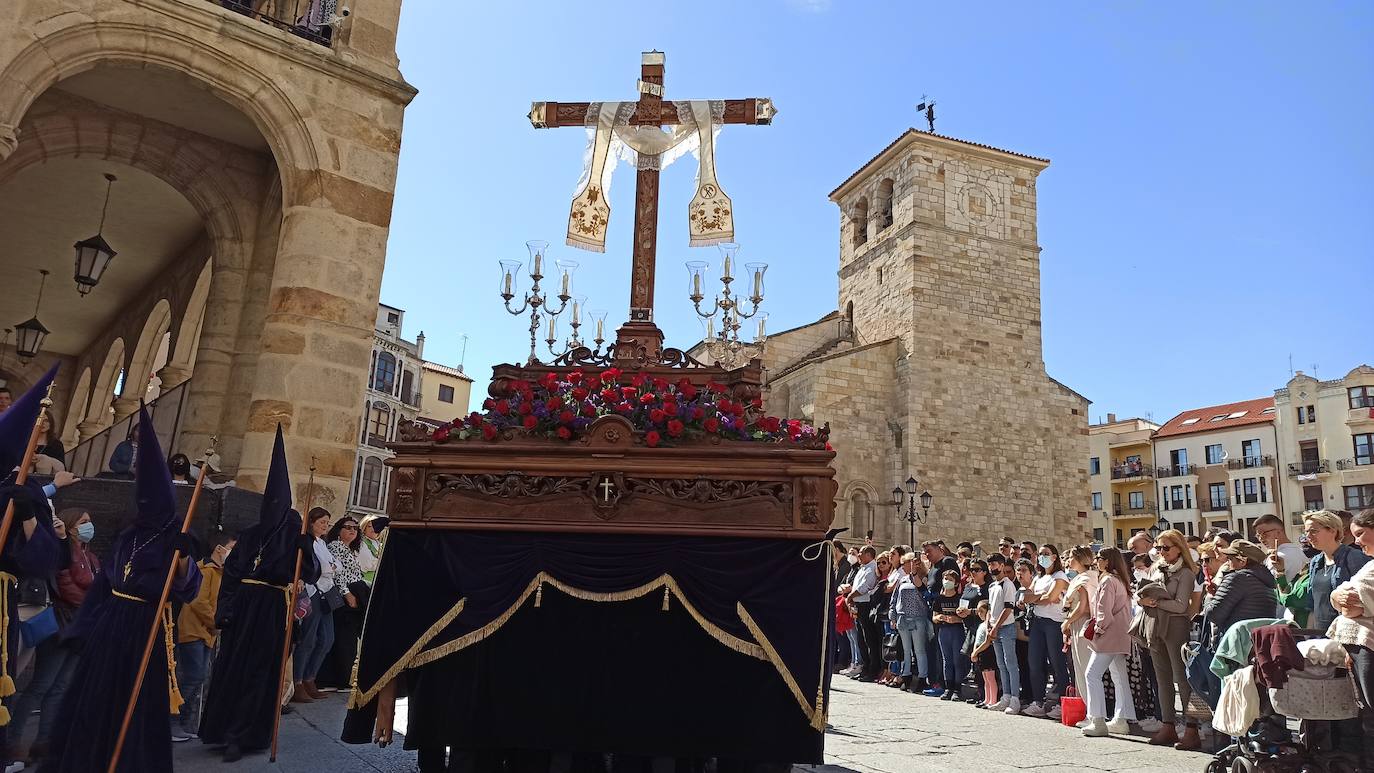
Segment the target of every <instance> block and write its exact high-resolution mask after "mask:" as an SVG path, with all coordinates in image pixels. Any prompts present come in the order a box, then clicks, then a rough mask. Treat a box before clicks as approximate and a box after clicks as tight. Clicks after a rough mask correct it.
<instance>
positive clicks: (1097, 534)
mask: <svg viewBox="0 0 1374 773" xmlns="http://www.w3.org/2000/svg"><path fill="white" fill-rule="evenodd" d="M1106 536H1107V534H1106V529H1093V542H1095V543H1096V544H1098V545H1101V544H1102V540H1103V538H1105V537H1106Z"/></svg>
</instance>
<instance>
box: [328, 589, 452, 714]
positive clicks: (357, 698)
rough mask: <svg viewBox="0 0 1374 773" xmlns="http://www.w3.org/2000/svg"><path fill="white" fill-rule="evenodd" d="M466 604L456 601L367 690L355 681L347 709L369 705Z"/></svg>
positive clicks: (365, 624) (365, 623)
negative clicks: (359, 686) (362, 688)
mask: <svg viewBox="0 0 1374 773" xmlns="http://www.w3.org/2000/svg"><path fill="white" fill-rule="evenodd" d="M466 603H467V599H458V603H457V604H454V605H453V608H452V609H450V610H449V611H447V612H445V613H444V614H443V616H442V617H440V618H439V619H438V620H435V621H434V625H431V626H430V627H429V628H428V629H426V630H425V632H424V633H422V634H420V638H418V639H416V640H415V643H414V644H412V645H410V649H408V650H406V651H405V653H404V654H402V655H401V659H400V660H398V661H396V662H395V663H394V664H392V666H391V668H388V669H387V670H386V673H384V674H382V678H381V679H378V680H377V683H376V684H374V685H372V686H371V687H369V688H368V689H367V690H361V691H360V690H359V688H358V685H357V680H356V679H355V680H354V687H353V692H352V694H350V695H349V696H348V708H350V709H358V708H362V707H363V706H366V705H367V704H368V703H370V702H371V701H372V699H373V698H375V697H377V693H379V692H381V690H382V688H383V687H384V686H386V684H387V682H390V681H391V680H392V679H395V678H396V676H397V675H398V674H400V673H401V672H402V671H404V670H405V669H406V667H407V666H409V665H410V662H411V661H412V660H414V659H415V655H416V653H418V652H419V651H420V650H422V649H424V646H425V645H426V644H429V642H430V640H431V639H433V638H434V637H435V636H438V635H439V632H440V631H442V630H444V628H445V627H447V626H448V624H449V623H451V622H453V619H454V618H455V617H457V616H458V614H459V613H460V612H462V611H463V605H464V604H466ZM363 627H364V630H365V629H366V627H367V621H366V619H364V621H363ZM360 656H361V653H360Z"/></svg>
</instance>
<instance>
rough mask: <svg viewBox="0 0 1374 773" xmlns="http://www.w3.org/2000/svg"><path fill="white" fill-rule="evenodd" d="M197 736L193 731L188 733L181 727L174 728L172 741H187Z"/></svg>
mask: <svg viewBox="0 0 1374 773" xmlns="http://www.w3.org/2000/svg"><path fill="white" fill-rule="evenodd" d="M195 737H196V736H195V735H194V734H193V733H188V732H186V731H185V730H181V729H180V728H177V729H173V730H172V743H185V742H186V741H189V740H191V739H192V738H195Z"/></svg>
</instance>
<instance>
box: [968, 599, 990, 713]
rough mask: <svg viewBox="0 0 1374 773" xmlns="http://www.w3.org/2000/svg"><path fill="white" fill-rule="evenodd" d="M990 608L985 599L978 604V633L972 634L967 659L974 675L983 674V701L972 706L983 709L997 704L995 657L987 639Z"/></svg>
mask: <svg viewBox="0 0 1374 773" xmlns="http://www.w3.org/2000/svg"><path fill="white" fill-rule="evenodd" d="M991 609H992V607H991V605H989V603H988V600H987V599H983V600H982V601H980V602H978V619H979V620H982V621H983V622H981V623H979V624H978V632H977V633H976V634H974V639H973V651H972V652H970V653H969V658H970V659H971V660H972V661H973V670H974V672H975V673H977V672H982V674H983V699H982V700H981V701H979V702H978V703H976V704H974V705H975V706H976V707H977V708H980V709H985V708H988V707H989V706H993V705H995V704H996V703H997V657H996V656H995V655H994V654H993V651H992V639H990V638H989V637H988V614H989V612H990V611H991Z"/></svg>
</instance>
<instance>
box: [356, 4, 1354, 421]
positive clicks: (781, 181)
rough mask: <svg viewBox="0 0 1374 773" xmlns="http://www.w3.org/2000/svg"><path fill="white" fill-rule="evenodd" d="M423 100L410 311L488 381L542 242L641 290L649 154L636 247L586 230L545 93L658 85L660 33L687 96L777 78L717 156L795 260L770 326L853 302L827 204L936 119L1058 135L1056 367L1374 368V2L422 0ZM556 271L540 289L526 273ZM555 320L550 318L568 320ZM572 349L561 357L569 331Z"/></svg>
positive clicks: (661, 277) (596, 294) (775, 272)
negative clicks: (589, 248) (763, 116)
mask: <svg viewBox="0 0 1374 773" xmlns="http://www.w3.org/2000/svg"><path fill="white" fill-rule="evenodd" d="M398 48H399V54H400V58H401V68H402V72H403V73H404V74H405V76H406V78H407V79H408V80H409V81H410V82H411V83H412V84H414V85H415V86H416V87H417V88H419V90H420V94H419V96H418V97H416V99H415V101H414V102H413V103H412V104H411V106H410V107H409V109H408V110H407V112H406V120H405V133H404V138H403V141H402V147H401V162H400V171H399V179H398V184H397V192H396V202H395V212H394V215H393V218H392V228H391V238H390V243H389V248H388V256H387V267H386V274H385V278H384V281H383V285H382V300H383V301H384V302H386V303H389V304H392V305H396V306H400V307H401V308H404V309H406V311H407V318H406V328H407V329H406V334H407V336H408V337H409V336H414V334H415V333H417V332H419V331H420V330H422V329H423V330H424V331H425V333H426V336H427V341H426V355H427V357H428V358H429V359H433V360H437V361H440V362H444V363H448V364H457V363H458V360H459V353H460V350H461V348H462V340H461V336H462V335H463V334H466V335H467V336H469V339H468V344H467V353H466V363H465V365H466V370H467V372H468V373H469V374H471V375H472V376H473V377H474V378H475V379H476V380H477V382H478V383H477V385H476V389H475V390H474V391H475V392H477V393H478V394H480V393H483V392H484V391H485V383H486V380H487V378H488V376H489V375H490V367H491V365H492V364H494V363H497V362H508V361H514V362H523V361H524V357H525V356H526V354H527V352H528V322H527V318H526V317H520V318H517V317H513V316H510V315H508V314H507V313H506V312H505V311H504V310H503V309H502V308H501V306H500V298H499V297H498V295H497V290H498V287H497V284H498V279H499V269H498V264H497V261H498V260H500V259H518V260H522V261H523V260H525V255H526V253H525V247H524V242H525V241H526V240H528V239H544V240H546V241H548V242H550V243H551V244H553V247H551V248H550V255H551V256H552V257H555V258H560V257H563V258H570V259H573V260H577V261H578V262H580V263H581V268H580V269H579V271H578V274H577V290H578V292H579V293H585V294H586V295H588V296H589V302H588V306H589V307H590V308H601V309H606V310H607V311H609V312H610V313H609V316H608V327H611V326H612V322H613V321H614V322H618V321H619V320H623V319H624V317H625V315H626V308H627V306H628V270H629V255H630V245H629V238H630V230H631V227H632V223H633V212H632V209H631V196H632V192H633V188H634V174H633V170H632V169H630V168H629V167H626V166H623V165H622V166H621V167H620V168H619V169H618V171H617V175H616V179H615V185H614V188H613V190H612V196H611V207H612V215H611V226H610V237H609V239H608V244H607V248H608V249H607V252H606V253H605V254H604V255H599V254H596V253H589V252H583V251H580V250H574V249H572V248H570V247H566V246H564V245H563V229H564V227H565V223H566V219H567V213H568V205H569V202H570V200H571V197H572V193H573V188H574V185H575V183H576V181H577V177H578V173H579V172H580V169H581V162H582V152H583V147H584V144H585V134H584V133H583V131H582V130H580V129H557V130H543V131H535V130H534V129H532V128H530V125H529V123H528V122H527V120H526V118H525V114H526V112H527V111H528V110H529V103H530V102H531V101H533V100H553V101H569V102H572V101H586V100H615V99H620V100H629V99H634V98H635V91H634V83H635V79H636V78H637V77H638V73H639V54H640V52H641V51H643V50H649V49H659V50H662V51H665V52H666V54H667V78H666V87H667V97H668V98H670V99H673V98H676V99H689V98H737V97H752V96H768V97H771V98H773V100H774V101H775V102H776V104H777V106H778V109H779V115H778V117H777V119H776V120H775V121H774V123H773V125H772V126H768V127H748V126H732V127H727V128H726V129H725V131H724V132H723V133H722V135H721V137H720V141H719V143H718V146H717V167H718V171H719V175H720V181H721V184H722V187H723V188H724V189H725V190H726V191H727V192H728V193H729V194H730V196H731V197H732V199H733V200H734V203H735V213H736V215H735V217H736V221H735V225H736V232H737V240H738V241H739V242H740V243H741V244H742V245H743V249H742V251H741V258H742V259H750V260H762V261H766V262H767V263H769V264H770V269H769V274H768V279H769V282H768V300H767V302H766V304H765V306H766V308H767V310H768V311H769V312H770V320H769V326H770V328H771V329H772V330H782V329H785V328H788V327H793V326H795V325H799V324H804V323H806V322H809V321H812V320H814V319H815V318H817V317H819V316H821V315H823V314H825V313H827V312H829V311H831V310H832V309H834V308H835V306H836V303H837V301H836V295H837V278H836V270H837V268H838V238H839V237H838V233H839V231H838V228H839V213H838V210H837V209H836V207H835V205H833V204H831V203H830V202H829V201H828V200H827V198H826V196H827V194H828V193H829V192H830V191H831V190H832V189H833V188H834V187H835V186H836V185H837V184H838V183H839V182H841V181H842V180H844V179H845V177H847V176H848V175H849V174H850V173H851V172H852V171H854V170H855V169H857V168H858V166H860V165H861V164H863V163H864V162H866V161H867V160H868V159H869V158H871V157H872V156H873V155H874V154H876V153H877V152H878V151H879V150H881V149H882V148H883V147H884V146H885V145H887V143H889V142H890V141H891V140H892V139H894V138H895V137H897V136H898V135H899V134H900V133H901V132H902V131H904V130H905V129H906V128H907V127H910V126H918V125H921V126H922V127H923V124H921V121H920V118H919V116H918V115H917V114H916V111H915V109H914V107H915V104H916V103H917V102H918V101H920V98H921V96H922V95H923V94H929V95H930V96H931V97H933V98H934V99H936V100H937V101H938V103H939V107H938V113H939V114H938V116H937V129H938V130H939V132H940V133H942V134H947V135H952V136H955V137H960V138H964V139H968V140H973V141H976V142H981V143H986V144H990V145H996V146H998V147H1003V148H1008V149H1011V150H1016V151H1019V152H1023V153H1028V154H1031V155H1036V156H1043V157H1047V158H1050V159H1051V160H1052V162H1053V163H1052V165H1051V166H1050V167H1049V169H1047V170H1046V171H1045V172H1044V173H1043V174H1042V175H1041V176H1040V180H1039V186H1038V189H1039V208H1040V209H1039V213H1040V243H1041V246H1042V248H1043V253H1042V255H1041V270H1042V277H1041V278H1042V297H1043V305H1044V341H1045V360H1046V363H1047V365H1048V368H1049V371H1050V373H1051V374H1052V375H1054V376H1055V377H1056V378H1058V379H1060V380H1061V381H1063V382H1065V383H1067V384H1068V385H1070V386H1071V387H1073V388H1074V389H1076V390H1078V391H1079V392H1082V393H1083V394H1084V395H1086V396H1088V397H1089V398H1090V399H1092V400H1093V403H1094V404H1093V408H1092V416H1093V419H1094V421H1096V420H1097V419H1098V417H1100V416H1102V415H1105V414H1106V413H1107V412H1108V411H1111V412H1114V413H1116V414H1118V415H1120V416H1129V415H1145V414H1147V413H1148V414H1152V415H1153V417H1154V418H1155V419H1156V420H1157V421H1161V422H1162V421H1164V420H1166V419H1168V418H1169V417H1170V416H1172V415H1174V414H1175V413H1177V412H1178V411H1180V410H1184V409H1187V408H1189V407H1197V406H1202V405H1208V404H1213V403H1223V402H1230V401H1234V400H1242V399H1249V398H1254V397H1260V396H1264V395H1267V394H1270V393H1271V392H1272V390H1273V389H1275V388H1277V387H1280V386H1282V385H1283V384H1284V383H1285V382H1286V381H1287V379H1288V377H1289V370H1288V368H1289V356H1290V354H1291V355H1292V361H1293V366H1294V367H1295V368H1298V369H1303V370H1308V371H1309V372H1310V371H1311V366H1312V365H1313V364H1315V365H1317V371H1316V372H1317V375H1318V376H1319V377H1323V378H1336V377H1339V376H1341V375H1344V374H1345V373H1346V372H1347V371H1348V370H1349V369H1350V368H1352V367H1354V366H1355V365H1357V364H1359V363H1361V362H1374V231H1372V230H1371V228H1372V227H1374V226H1372V224H1374V189H1371V184H1370V183H1371V181H1374V142H1371V138H1374V4H1371V3H1292V2H1246V3H1239V2H1237V3H1186V4H1185V3H1182V2H1168V3H1147V2H1134V3H1124V2H1112V3H1078V2H1074V3H1068V2H1065V3H929V2H922V3H915V2H902V3H896V2H893V3H879V2H858V1H850V2H845V1H844V0H753V1H751V2H738V3H713V4H706V5H692V4H685V3H674V4H667V3H662V4H657V3H628V2H600V3H566V2H507V3H466V2H464V3H457V2H449V1H448V0H406V2H405V4H404V7H403V10H402V21H401V34H400V40H399V42H398ZM695 166H696V165H695V162H694V161H693V160H691V159H687V160H686V161H684V162H679V163H678V164H676V165H674V166H672V167H670V168H669V170H667V171H666V172H665V173H664V183H663V198H662V211H661V216H660V225H659V229H660V230H659V271H658V283H657V298H656V315H657V320H658V322H659V325H660V327H662V328H663V329H664V330H665V332H666V333H667V336H668V341H669V343H670V344H672V345H680V346H685V345H687V344H690V343H691V342H693V341H695V340H697V338H699V337H700V335H701V328H700V326H699V325H698V323H697V322H696V321H695V319H694V318H693V315H692V312H691V308H690V303H689V302H688V301H687V299H686V297H685V296H686V290H687V273H686V270H685V269H684V268H683V263H684V262H685V261H687V260H710V261H712V262H713V263H714V262H715V261H716V253H715V250H714V249H689V248H688V247H687V233H686V205H687V202H688V200H689V199H690V198H691V194H692V176H693V174H694V171H695ZM526 283H528V279H526ZM541 337H542V336H541ZM540 345H541V347H542V346H543V344H542V342H541V344H540Z"/></svg>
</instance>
